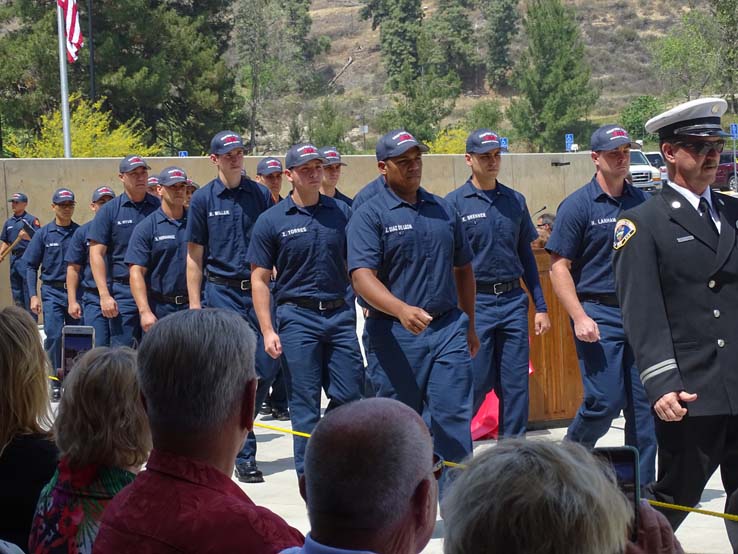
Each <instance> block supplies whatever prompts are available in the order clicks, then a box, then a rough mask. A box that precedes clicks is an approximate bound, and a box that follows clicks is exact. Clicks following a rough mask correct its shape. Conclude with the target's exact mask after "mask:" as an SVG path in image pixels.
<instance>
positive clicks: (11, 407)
mask: <svg viewBox="0 0 738 554" xmlns="http://www.w3.org/2000/svg"><path fill="white" fill-rule="evenodd" d="M48 371H49V362H48V358H47V357H46V352H44V349H43V346H42V344H41V336H40V335H39V333H38V328H37V327H36V322H35V321H33V319H32V318H31V316H30V315H29V314H28V312H26V311H25V310H23V309H21V308H18V307H15V306H12V307H9V308H3V309H2V310H0V383H2V385H1V386H0V454H2V451H3V449H4V448H5V446H7V444H8V443H9V442H10V441H11V440H12V439H13V437H15V436H16V435H20V434H34V433H46V432H48V429H50V428H51V417H50V405H49V385H48V382H47V378H48V377H47V375H48Z"/></svg>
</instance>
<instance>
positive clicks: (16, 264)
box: [0, 192, 41, 319]
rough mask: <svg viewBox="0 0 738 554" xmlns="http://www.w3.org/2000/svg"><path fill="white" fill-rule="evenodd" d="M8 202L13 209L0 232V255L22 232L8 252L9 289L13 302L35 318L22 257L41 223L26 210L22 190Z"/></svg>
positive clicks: (25, 200) (25, 201) (26, 200)
mask: <svg viewBox="0 0 738 554" xmlns="http://www.w3.org/2000/svg"><path fill="white" fill-rule="evenodd" d="M8 202H9V203H10V207H11V209H12V210H13V215H12V216H11V217H10V218H9V219H8V220H7V221H6V222H5V224H4V225H3V229H2V233H0V256H2V255H3V254H5V253H6V252H7V250H8V248H10V247H11V245H12V244H13V243H14V242H15V240H16V239H17V238H18V235H20V234H21V233H23V235H22V238H21V240H20V241H19V242H18V243H17V244H16V245H15V246H13V250H12V251H11V252H10V290H11V292H12V294H13V303H14V304H15V305H16V306H18V307H20V308H23V309H24V310H27V311H29V312H30V313H31V315H33V317H34V319H35V318H37V316H36V314H35V313H33V312H31V301H30V298H29V296H28V287H27V286H26V268H25V266H24V265H23V261H22V259H23V253H24V252H25V251H26V248H28V243H29V242H30V240H31V236H32V235H33V234H34V231H35V230H36V229H40V228H41V224H40V223H39V221H38V219H36V217H34V216H32V215H31V214H29V213H28V212H27V211H26V206H28V196H26V195H25V194H23V193H22V192H16V193H15V194H13V195H12V196H11V197H10V198H9V199H8Z"/></svg>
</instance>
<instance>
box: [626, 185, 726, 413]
mask: <svg viewBox="0 0 738 554" xmlns="http://www.w3.org/2000/svg"><path fill="white" fill-rule="evenodd" d="M713 206H714V207H716V208H717V210H718V212H719V214H720V221H721V232H720V235H719V237H718V235H717V234H715V232H714V231H712V230H711V229H710V228H709V226H708V225H707V224H706V223H707V222H706V221H704V220H703V219H702V218H701V217H700V214H699V213H698V212H697V210H695V209H694V207H693V206H692V205H691V204H690V203H689V202H687V200H686V199H685V198H684V197H683V196H682V195H680V194H679V193H678V192H677V191H675V190H673V189H672V188H671V187H670V186H665V187H664V189H663V191H662V192H661V194H659V195H656V196H654V197H652V198H650V199H649V200H648V201H646V202H644V203H643V204H641V205H639V206H638V207H636V208H633V209H631V210H628V211H626V212H624V213H623V214H622V215H621V218H620V220H619V221H618V223H617V224H616V227H615V240H614V248H615V256H614V259H613V264H614V269H615V281H616V289H617V295H618V298H619V301H620V305H621V307H622V312H623V320H624V327H625V332H626V334H627V336H628V341H629V342H630V344H631V346H632V347H633V351H634V352H635V357H636V363H637V366H638V367H639V368H640V374H641V381H643V385H644V387H645V389H646V393H647V394H648V398H649V400H650V402H651V404H653V403H655V402H656V401H657V400H658V399H659V398H660V397H661V396H663V395H664V394H666V393H669V392H674V391H681V390H685V391H687V392H690V393H697V395H698V398H697V400H696V401H694V402H692V403H690V404H689V413H690V415H692V416H706V415H736V414H738V247H737V245H736V225H738V200H736V199H734V198H731V197H728V196H725V195H722V194H713Z"/></svg>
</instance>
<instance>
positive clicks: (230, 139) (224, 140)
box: [222, 135, 241, 144]
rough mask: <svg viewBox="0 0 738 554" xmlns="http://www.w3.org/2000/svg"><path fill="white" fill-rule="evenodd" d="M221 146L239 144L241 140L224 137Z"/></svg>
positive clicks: (234, 137)
mask: <svg viewBox="0 0 738 554" xmlns="http://www.w3.org/2000/svg"><path fill="white" fill-rule="evenodd" d="M222 140H223V144H233V143H234V142H241V139H240V138H238V137H237V136H236V135H226V136H224V137H223V139H222Z"/></svg>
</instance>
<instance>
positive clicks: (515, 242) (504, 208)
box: [446, 129, 551, 437]
mask: <svg viewBox="0 0 738 554" xmlns="http://www.w3.org/2000/svg"><path fill="white" fill-rule="evenodd" d="M465 159H466V165H468V166H469V167H470V168H471V172H472V175H471V177H470V178H469V179H468V180H467V181H466V183H464V184H463V185H462V186H461V187H459V188H457V189H456V190H454V191H453V192H451V193H450V194H448V195H447V196H446V200H447V201H448V202H449V203H450V204H451V205H452V206H453V207H454V208H455V209H456V211H457V212H458V214H459V215H460V216H461V221H462V223H463V225H464V231H465V232H466V236H467V238H468V239H469V244H470V245H471V248H472V251H473V252H474V259H473V260H472V266H473V267H474V277H475V278H476V284H477V298H476V305H475V310H476V318H475V321H476V330H477V335H478V336H479V341H480V344H481V346H480V349H479V353H478V354H477V355H476V356H475V357H474V359H473V360H472V370H473V375H474V412H475V413H476V411H477V410H478V409H479V407H480V406H481V405H482V402H483V401H484V398H485V396H486V395H487V393H488V392H489V391H490V390H492V389H493V388H494V390H495V393H496V394H497V397H498V398H499V400H500V417H499V435H500V436H501V437H512V436H521V435H525V431H526V430H527V426H528V358H529V346H528V295H527V294H525V292H524V291H523V289H522V287H521V286H520V278H521V277H522V278H523V281H525V285H526V287H527V288H528V290H529V291H530V292H531V296H532V298H533V300H534V302H535V306H536V313H535V322H534V327H535V333H536V335H540V334H543V333H545V332H547V331H548V330H549V329H550V328H551V322H550V320H549V318H548V313H546V312H547V308H546V301H545V299H544V298H543V290H542V289H541V283H540V280H539V278H538V266H537V265H536V259H535V256H534V255H533V249H532V248H531V244H530V243H531V241H533V240H535V239H536V238H537V237H538V233H537V232H536V228H535V227H534V226H533V221H532V220H531V217H530V213H529V212H528V206H527V205H526V203H525V198H524V197H523V195H522V194H520V193H519V192H515V191H514V190H512V189H511V188H509V187H506V186H505V185H503V184H502V183H500V182H498V181H497V175H498V173H499V171H500V163H501V161H502V147H501V145H500V139H499V137H498V135H497V134H496V133H495V132H494V131H492V130H490V129H477V130H476V131H472V132H471V133H470V134H469V137H468V138H467V139H466V156H465Z"/></svg>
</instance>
